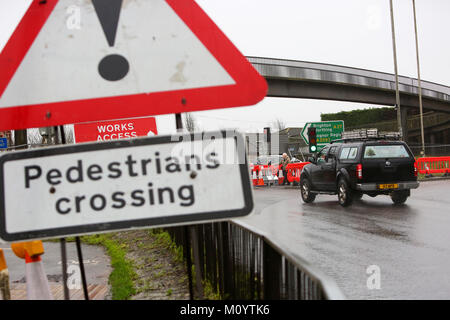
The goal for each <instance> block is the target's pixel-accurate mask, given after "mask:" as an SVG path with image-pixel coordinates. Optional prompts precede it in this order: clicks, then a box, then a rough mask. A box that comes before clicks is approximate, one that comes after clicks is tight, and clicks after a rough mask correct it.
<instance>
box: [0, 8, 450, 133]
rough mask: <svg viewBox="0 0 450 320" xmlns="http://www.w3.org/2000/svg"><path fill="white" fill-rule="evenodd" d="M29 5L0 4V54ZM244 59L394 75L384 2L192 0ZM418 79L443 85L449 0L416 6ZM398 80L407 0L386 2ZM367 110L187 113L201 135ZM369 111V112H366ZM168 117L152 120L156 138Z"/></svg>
mask: <svg viewBox="0 0 450 320" xmlns="http://www.w3.org/2000/svg"><path fill="white" fill-rule="evenodd" d="M29 3H30V0H14V1H10V0H0V49H1V48H3V46H4V44H5V43H6V41H7V40H8V38H9V36H10V34H11V33H12V32H13V30H14V28H15V26H16V25H17V23H18V22H19V20H20V18H21V16H22V15H23V13H24V11H25V10H26V8H27V6H28V4H29ZM197 3H198V4H199V5H200V6H201V7H202V8H203V9H204V10H205V11H206V12H207V13H208V15H209V16H210V17H211V18H212V19H213V21H215V23H216V24H217V25H218V26H219V27H220V28H221V29H222V31H224V33H225V34H226V35H227V36H228V37H229V38H230V39H231V40H232V42H233V43H234V44H235V45H236V46H237V47H238V49H239V50H240V51H241V52H242V53H243V54H244V55H247V56H260V57H271V58H285V59H294V60H302V61H313V62H322V63H331V64H339V65H345V66H351V67H358V68H365V69H371V70H376V71H383V72H389V73H393V72H394V66H393V55H392V38H391V25H390V15H389V0H317V1H310V0H277V1H275V0H226V1H224V0H197ZM416 10H417V20H418V29H419V50H420V62H421V75H422V79H424V80H428V81H433V82H437V83H440V84H444V85H450V72H449V71H450V59H449V57H450V42H449V41H448V39H447V38H448V33H449V31H450V19H449V16H450V1H448V0H416ZM394 16H395V27H396V41H397V58H398V67H399V73H400V74H401V75H405V76H410V77H416V76H417V69H416V60H415V59H416V56H415V42H414V41H415V40H414V24H413V11H412V0H394ZM0 72H1V71H0ZM366 107H371V106H369V105H365V104H355V103H350V102H338V101H319V100H306V99H280V98H265V99H264V100H263V101H262V102H260V103H259V104H258V105H256V106H250V107H242V108H232V109H224V110H219V111H203V112H197V113H194V117H195V118H196V120H197V122H198V125H199V127H200V128H201V129H205V130H210V129H218V128H239V129H240V130H242V131H254V130H259V131H261V132H262V128H263V127H265V126H267V125H268V124H270V123H271V122H273V121H275V120H276V119H277V118H278V119H280V120H282V121H284V122H285V123H286V125H287V126H302V125H303V124H304V123H305V122H308V121H319V120H320V114H321V113H329V112H339V111H342V110H353V109H356V108H366ZM372 107H375V106H372ZM173 129H174V116H173V115H170V116H160V117H158V130H159V132H160V133H170V132H172V131H173Z"/></svg>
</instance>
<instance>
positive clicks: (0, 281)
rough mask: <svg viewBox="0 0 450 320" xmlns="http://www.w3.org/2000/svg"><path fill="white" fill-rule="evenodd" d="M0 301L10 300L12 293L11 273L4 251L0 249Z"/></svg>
mask: <svg viewBox="0 0 450 320" xmlns="http://www.w3.org/2000/svg"><path fill="white" fill-rule="evenodd" d="M0 299H3V300H10V299H11V291H10V288H9V272H8V266H7V265H6V260H5V255H4V254H3V249H1V248H0Z"/></svg>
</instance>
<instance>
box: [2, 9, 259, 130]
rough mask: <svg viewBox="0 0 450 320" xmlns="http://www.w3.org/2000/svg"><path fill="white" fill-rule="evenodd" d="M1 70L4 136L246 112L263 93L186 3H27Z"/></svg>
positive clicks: (255, 77)
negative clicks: (102, 123) (85, 125)
mask: <svg viewBox="0 0 450 320" xmlns="http://www.w3.org/2000/svg"><path fill="white" fill-rule="evenodd" d="M0 70H2V73H1V74H0V129H2V130H6V129H21V128H32V127H43V126H53V125H59V124H65V123H77V122H87V121H99V120H108V119H121V118H131V117H139V116H148V115H157V114H167V113H181V112H187V111H200V110H208V109H215V108H227V107H235V106H243V105H252V104H255V103H257V102H258V101H260V100H261V99H262V98H263V97H264V96H265V94H266V92H267V84H266V82H265V80H264V78H262V77H261V76H260V75H259V74H258V73H257V72H256V70H255V69H254V68H253V67H252V66H251V64H250V63H249V62H248V61H247V59H246V58H245V57H244V56H242V54H241V53H240V52H239V51H238V50H237V49H236V48H235V47H234V45H233V44H232V43H231V42H230V41H229V40H228V39H227V38H226V36H225V35H224V34H223V33H222V32H221V31H220V30H219V29H218V27H217V26H216V25H215V24H214V23H213V22H212V21H211V20H210V19H209V18H208V16H207V15H206V14H205V13H204V12H203V10H202V9H201V8H200V7H199V6H198V5H197V4H196V3H195V1H193V0H183V1H180V0H134V1H127V0H123V1H122V0H59V1H58V0H47V1H46V2H40V1H39V0H33V2H32V4H31V5H30V8H29V9H28V11H27V12H26V14H25V15H24V17H23V19H22V20H21V22H20V24H19V25H18V27H17V28H16V30H15V32H14V33H13V35H12V36H11V38H10V39H9V41H8V43H7V45H6V46H5V48H4V49H3V51H2V52H1V53H0Z"/></svg>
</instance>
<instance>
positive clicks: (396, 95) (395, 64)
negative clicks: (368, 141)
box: [389, 0, 405, 140]
mask: <svg viewBox="0 0 450 320" xmlns="http://www.w3.org/2000/svg"><path fill="white" fill-rule="evenodd" d="M389 4H390V8H391V29H392V49H393V53H394V70H395V104H396V107H397V125H398V131H399V133H400V136H401V138H402V140H404V139H405V137H404V136H403V128H402V114H401V111H400V94H399V91H398V69H397V48H396V45H395V27H394V9H393V6H392V0H389Z"/></svg>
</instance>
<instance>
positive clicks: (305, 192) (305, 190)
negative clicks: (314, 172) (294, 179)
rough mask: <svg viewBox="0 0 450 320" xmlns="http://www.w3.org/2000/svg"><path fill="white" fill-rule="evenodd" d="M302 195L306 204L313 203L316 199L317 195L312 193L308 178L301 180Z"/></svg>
mask: <svg viewBox="0 0 450 320" xmlns="http://www.w3.org/2000/svg"><path fill="white" fill-rule="evenodd" d="M300 193H301V195H302V200H303V202H305V203H311V202H313V201H314V200H315V199H316V194H314V193H311V182H309V180H308V179H307V178H303V179H300Z"/></svg>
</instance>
